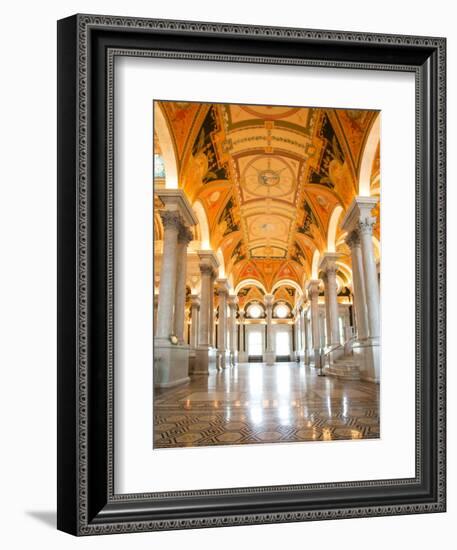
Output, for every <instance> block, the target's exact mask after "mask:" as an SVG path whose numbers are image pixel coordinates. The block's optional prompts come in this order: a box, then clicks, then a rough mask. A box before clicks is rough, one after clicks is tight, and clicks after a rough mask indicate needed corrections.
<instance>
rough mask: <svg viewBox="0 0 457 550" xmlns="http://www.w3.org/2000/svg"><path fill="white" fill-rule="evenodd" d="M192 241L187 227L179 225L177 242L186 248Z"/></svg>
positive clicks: (190, 232)
mask: <svg viewBox="0 0 457 550" xmlns="http://www.w3.org/2000/svg"><path fill="white" fill-rule="evenodd" d="M192 239H193V235H192V231H191V230H190V229H189V228H188V227H187V226H185V225H181V227H180V228H179V233H178V242H179V243H183V244H185V245H186V246H187V245H188V244H189V243H190V241H191V240H192Z"/></svg>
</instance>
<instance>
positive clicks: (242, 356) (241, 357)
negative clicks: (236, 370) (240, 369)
mask: <svg viewBox="0 0 457 550" xmlns="http://www.w3.org/2000/svg"><path fill="white" fill-rule="evenodd" d="M248 361H249V357H248V352H247V351H239V352H238V363H247V362H248Z"/></svg>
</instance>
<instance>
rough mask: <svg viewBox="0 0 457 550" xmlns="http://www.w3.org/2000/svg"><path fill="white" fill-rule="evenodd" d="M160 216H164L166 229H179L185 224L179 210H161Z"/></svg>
mask: <svg viewBox="0 0 457 550" xmlns="http://www.w3.org/2000/svg"><path fill="white" fill-rule="evenodd" d="M160 217H161V218H162V224H163V227H164V229H172V228H175V229H177V230H178V231H179V230H180V229H181V227H182V225H183V222H182V218H181V215H180V214H179V212H175V211H173V210H161V211H160Z"/></svg>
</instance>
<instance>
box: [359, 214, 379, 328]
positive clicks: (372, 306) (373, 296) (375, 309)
mask: <svg viewBox="0 0 457 550" xmlns="http://www.w3.org/2000/svg"><path fill="white" fill-rule="evenodd" d="M375 221H376V219H375V218H373V217H371V216H366V217H364V218H362V219H361V220H360V222H359V232H360V240H361V243H362V258H363V269H364V274H365V295H366V300H367V310H368V330H369V334H370V338H379V285H378V273H377V268H376V260H375V255H374V247H373V226H374V224H375Z"/></svg>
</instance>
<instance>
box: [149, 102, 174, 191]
mask: <svg viewBox="0 0 457 550" xmlns="http://www.w3.org/2000/svg"><path fill="white" fill-rule="evenodd" d="M154 132H155V133H156V135H157V138H158V140H159V143H160V149H161V151H162V158H163V163H164V166H165V187H166V189H178V187H179V183H178V161H177V158H176V152H175V146H174V142H173V138H172V136H171V134H170V130H169V128H168V124H167V120H166V118H165V114H164V112H163V111H162V107H161V105H160V103H156V104H155V109H154Z"/></svg>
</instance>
